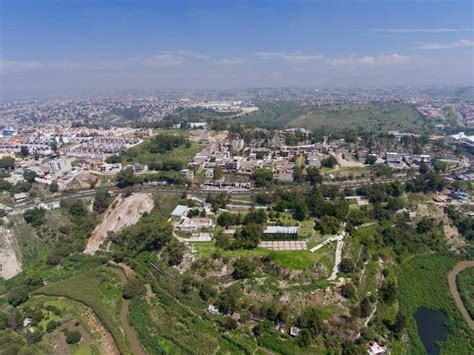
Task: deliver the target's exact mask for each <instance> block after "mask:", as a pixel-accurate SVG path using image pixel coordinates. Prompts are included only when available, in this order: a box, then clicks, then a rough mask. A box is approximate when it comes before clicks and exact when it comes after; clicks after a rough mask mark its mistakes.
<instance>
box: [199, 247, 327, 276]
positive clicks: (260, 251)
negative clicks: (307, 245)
mask: <svg viewBox="0 0 474 355" xmlns="http://www.w3.org/2000/svg"><path fill="white" fill-rule="evenodd" d="M192 245H193V247H194V248H195V249H196V251H197V252H198V254H199V255H200V256H204V257H210V256H212V255H213V254H214V252H215V251H216V247H215V246H214V243H213V242H202V243H201V242H196V243H192ZM328 250H330V249H328V248H322V250H318V252H316V253H311V252H310V251H308V250H303V251H286V250H285V251H283V250H282V251H272V250H269V249H264V248H255V249H250V250H246V249H238V250H226V251H224V252H223V255H224V256H228V257H238V256H265V255H270V254H273V255H274V257H275V259H274V261H275V263H276V264H278V265H281V266H283V267H287V268H289V269H293V270H304V269H307V268H309V267H311V266H312V265H314V264H315V263H316V262H323V259H324V257H325V255H326V254H327V252H328Z"/></svg>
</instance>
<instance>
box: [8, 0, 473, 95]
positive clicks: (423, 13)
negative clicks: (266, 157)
mask: <svg viewBox="0 0 474 355" xmlns="http://www.w3.org/2000/svg"><path fill="white" fill-rule="evenodd" d="M473 27H474V9H473V2H472V1H470V0H424V1H423V0H345V1H342V0H321V1H317V0H313V1H310V0H306V1H302V0H291V1H290V0H286V1H284V0H272V1H264V0H252V1H247V0H213V1H210V0H194V1H191V0H188V1H185V0H155V1H151V0H129V1H125V0H107V1H105V0H95V1H93V0H0V95H4V96H7V95H10V94H13V93H15V94H20V95H21V94H25V95H26V94H27V93H31V92H45V93H46V92H61V91H64V90H71V89H81V90H105V89H183V88H191V89H227V88H247V87H315V88H321V87H378V86H434V85H438V86H439V85H442V86H452V85H473V83H474V74H473V73H474V36H473Z"/></svg>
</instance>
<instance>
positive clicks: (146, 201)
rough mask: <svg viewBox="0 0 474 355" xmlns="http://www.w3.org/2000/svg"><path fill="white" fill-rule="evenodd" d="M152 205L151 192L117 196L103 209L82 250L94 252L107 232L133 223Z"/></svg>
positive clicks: (115, 230) (119, 229)
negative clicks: (100, 217) (98, 222)
mask: <svg viewBox="0 0 474 355" xmlns="http://www.w3.org/2000/svg"><path fill="white" fill-rule="evenodd" d="M153 206H154V203H153V198H152V195H151V194H147V193H136V194H133V195H131V196H128V197H123V196H122V195H119V196H117V198H116V199H115V200H114V202H113V203H112V204H111V205H110V206H109V207H108V208H107V210H106V211H105V213H104V218H103V220H102V222H101V223H100V224H99V225H97V227H96V228H95V229H94V231H93V232H92V235H91V237H90V238H89V240H88V242H87V246H86V249H85V251H84V252H85V253H86V254H94V253H95V252H96V251H97V250H99V249H100V247H101V245H102V243H103V242H104V241H105V240H106V238H107V233H108V232H120V231H121V230H122V229H124V228H126V227H128V226H131V225H134V224H135V223H137V222H138V220H139V219H140V218H141V217H142V215H143V214H144V213H145V212H150V211H151V210H152V209H153Z"/></svg>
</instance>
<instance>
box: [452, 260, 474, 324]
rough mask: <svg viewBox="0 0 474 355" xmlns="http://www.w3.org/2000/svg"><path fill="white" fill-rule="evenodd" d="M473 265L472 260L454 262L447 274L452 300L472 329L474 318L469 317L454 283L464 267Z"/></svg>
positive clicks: (473, 261)
mask: <svg viewBox="0 0 474 355" xmlns="http://www.w3.org/2000/svg"><path fill="white" fill-rule="evenodd" d="M470 267H474V260H465V261H460V262H459V263H457V264H456V266H455V267H454V269H453V270H451V272H450V273H449V275H448V282H449V289H450V290H451V294H452V295H453V298H454V301H455V302H456V305H457V306H458V309H459V311H460V312H461V314H462V315H463V317H464V319H466V322H467V324H468V325H469V327H470V328H471V329H474V320H472V319H471V316H470V315H469V313H468V311H467V309H466V307H465V306H464V303H463V301H462V299H461V295H460V294H459V290H458V287H457V285H456V277H457V276H458V274H459V273H460V272H461V271H463V270H464V269H467V268H470Z"/></svg>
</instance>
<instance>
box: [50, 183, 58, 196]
mask: <svg viewBox="0 0 474 355" xmlns="http://www.w3.org/2000/svg"><path fill="white" fill-rule="evenodd" d="M58 191H59V186H58V183H57V182H56V181H53V182H52V183H51V184H49V192H52V193H55V192H58Z"/></svg>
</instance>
